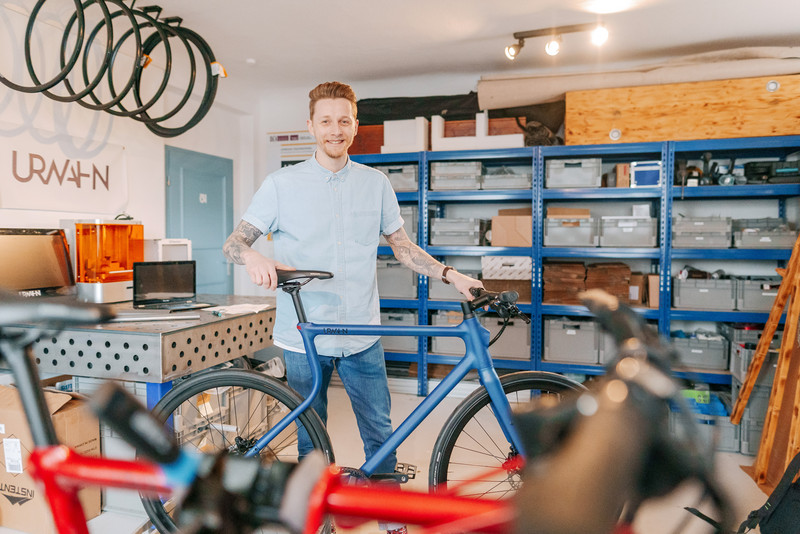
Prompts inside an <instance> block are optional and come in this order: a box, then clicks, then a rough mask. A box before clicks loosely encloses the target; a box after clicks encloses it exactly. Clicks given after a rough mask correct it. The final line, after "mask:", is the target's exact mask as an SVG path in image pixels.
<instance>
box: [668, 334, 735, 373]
mask: <svg viewBox="0 0 800 534" xmlns="http://www.w3.org/2000/svg"><path fill="white" fill-rule="evenodd" d="M672 345H673V346H674V347H675V350H676V351H678V354H679V356H680V360H681V364H682V365H684V366H686V367H694V368H697V369H713V370H720V371H723V370H725V369H727V368H728V354H727V350H726V349H727V343H726V342H725V339H724V338H723V337H722V336H718V337H717V336H714V337H713V338H709V339H702V338H679V337H674V338H672Z"/></svg>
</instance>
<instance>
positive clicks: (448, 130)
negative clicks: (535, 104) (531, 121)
mask: <svg viewBox="0 0 800 534" xmlns="http://www.w3.org/2000/svg"><path fill="white" fill-rule="evenodd" d="M519 120H520V122H522V124H523V125H524V124H525V117H520V119H519ZM518 133H522V130H521V129H520V127H519V125H518V124H517V121H516V120H515V119H514V118H513V117H503V118H497V119H489V135H507V134H518ZM474 135H475V119H468V120H463V121H445V123H444V136H445V137H473V136H474Z"/></svg>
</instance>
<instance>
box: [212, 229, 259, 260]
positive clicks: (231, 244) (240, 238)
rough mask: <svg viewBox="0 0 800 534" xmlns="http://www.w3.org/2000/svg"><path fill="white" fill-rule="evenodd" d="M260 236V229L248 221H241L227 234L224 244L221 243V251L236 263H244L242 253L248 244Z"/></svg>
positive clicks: (248, 246) (247, 248)
mask: <svg viewBox="0 0 800 534" xmlns="http://www.w3.org/2000/svg"><path fill="white" fill-rule="evenodd" d="M260 236H261V230H259V229H258V228H256V227H255V226H253V225H252V224H250V223H247V222H245V221H241V222H240V223H239V226H237V227H236V229H235V230H234V231H233V233H232V234H231V235H230V236H228V239H227V240H226V241H225V244H224V245H222V253H223V254H225V257H226V258H228V259H229V260H231V261H232V262H233V263H236V264H238V265H243V264H244V259H243V258H242V253H244V252H245V251H246V250H250V246H251V245H252V244H253V243H255V242H256V239H258V238H259V237H260Z"/></svg>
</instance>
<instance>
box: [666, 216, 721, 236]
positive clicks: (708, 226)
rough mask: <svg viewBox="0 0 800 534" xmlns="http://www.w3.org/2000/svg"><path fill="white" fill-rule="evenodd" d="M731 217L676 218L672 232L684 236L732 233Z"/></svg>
mask: <svg viewBox="0 0 800 534" xmlns="http://www.w3.org/2000/svg"><path fill="white" fill-rule="evenodd" d="M731 228H732V222H731V218H730V217H675V218H673V219H672V230H673V231H675V232H680V233H684V234H703V233H712V234H714V233H730V232H731Z"/></svg>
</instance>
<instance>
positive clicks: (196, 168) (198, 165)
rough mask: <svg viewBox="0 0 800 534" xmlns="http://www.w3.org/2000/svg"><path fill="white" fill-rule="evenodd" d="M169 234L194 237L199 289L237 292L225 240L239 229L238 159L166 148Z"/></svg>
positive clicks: (194, 258) (224, 292)
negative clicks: (235, 209)
mask: <svg viewBox="0 0 800 534" xmlns="http://www.w3.org/2000/svg"><path fill="white" fill-rule="evenodd" d="M166 167H167V202H166V203H167V237H168V238H185V239H191V241H192V259H193V260H196V262H197V292H198V293H211V294H232V293H233V271H232V270H231V268H230V266H229V265H228V262H227V261H226V260H225V257H224V256H223V255H222V244H223V243H224V242H225V240H226V239H227V238H228V236H229V235H230V234H231V232H232V231H233V160H230V159H227V158H220V157H217V156H209V155H208V154H201V153H200V152H193V151H191V150H184V149H181V148H175V147H171V146H167V147H166Z"/></svg>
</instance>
